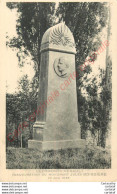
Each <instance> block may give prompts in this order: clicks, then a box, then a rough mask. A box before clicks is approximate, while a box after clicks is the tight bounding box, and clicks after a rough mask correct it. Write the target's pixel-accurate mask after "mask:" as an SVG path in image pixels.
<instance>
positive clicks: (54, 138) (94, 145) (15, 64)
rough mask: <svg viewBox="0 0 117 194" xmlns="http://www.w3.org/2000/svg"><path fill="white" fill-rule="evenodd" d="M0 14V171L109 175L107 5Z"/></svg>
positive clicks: (42, 5)
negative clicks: (0, 37) (2, 100)
mask: <svg viewBox="0 0 117 194" xmlns="http://www.w3.org/2000/svg"><path fill="white" fill-rule="evenodd" d="M5 9H6V10H5V11H6V12H7V14H8V15H7V27H6V54H7V55H6V57H7V63H6V169H111V162H112V157H111V156H112V154H111V131H112V129H111V121H112V30H111V29H112V22H111V13H112V8H111V3H109V2H57V3H56V2H7V3H6V8H5Z"/></svg>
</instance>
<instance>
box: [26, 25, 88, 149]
mask: <svg viewBox="0 0 117 194" xmlns="http://www.w3.org/2000/svg"><path fill="white" fill-rule="evenodd" d="M40 52H41V64H40V81H39V97H38V108H37V111H36V113H37V117H36V122H35V124H34V126H33V140H29V141H28V147H29V148H38V149H39V150H42V151H43V150H57V149H65V148H76V147H81V146H83V145H84V144H85V140H82V139H81V132H80V125H79V123H78V109H77V93H76V76H77V74H76V71H75V53H76V49H75V42H74V38H73V35H72V33H71V31H70V30H69V28H68V27H67V26H66V25H65V24H64V23H60V24H57V25H55V26H53V27H51V28H49V29H48V30H47V31H46V32H45V34H44V35H43V38H42V42H41V51H40Z"/></svg>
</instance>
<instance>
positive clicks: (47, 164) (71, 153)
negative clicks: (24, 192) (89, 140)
mask: <svg viewBox="0 0 117 194" xmlns="http://www.w3.org/2000/svg"><path fill="white" fill-rule="evenodd" d="M6 165H7V169H107V168H111V157H110V153H109V152H108V151H107V150H104V149H99V148H98V147H96V148H93V147H89V146H86V147H85V148H82V149H81V148H74V149H66V150H57V151H53V150H52V151H45V152H43V153H42V152H40V151H38V150H34V149H28V148H11V147H9V148H7V156H6Z"/></svg>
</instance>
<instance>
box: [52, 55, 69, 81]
mask: <svg viewBox="0 0 117 194" xmlns="http://www.w3.org/2000/svg"><path fill="white" fill-rule="evenodd" d="M54 71H55V73H56V74H57V75H58V76H59V77H67V76H68V75H69V62H68V60H67V58H66V57H60V58H57V59H55V61H54Z"/></svg>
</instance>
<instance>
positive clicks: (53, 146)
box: [28, 139, 86, 151]
mask: <svg viewBox="0 0 117 194" xmlns="http://www.w3.org/2000/svg"><path fill="white" fill-rule="evenodd" d="M85 144H86V142H85V140H84V139H76V140H61V141H38V140H29V141H28V148H34V149H38V150H40V151H47V150H59V149H67V148H81V147H85Z"/></svg>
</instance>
